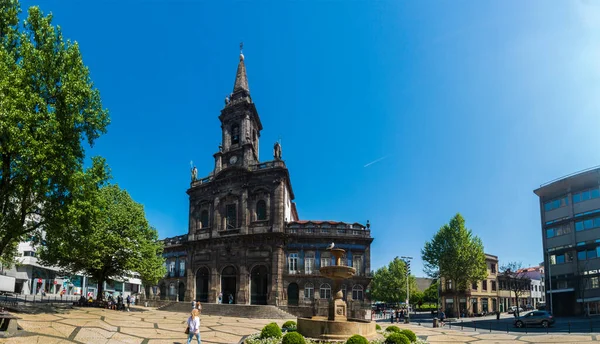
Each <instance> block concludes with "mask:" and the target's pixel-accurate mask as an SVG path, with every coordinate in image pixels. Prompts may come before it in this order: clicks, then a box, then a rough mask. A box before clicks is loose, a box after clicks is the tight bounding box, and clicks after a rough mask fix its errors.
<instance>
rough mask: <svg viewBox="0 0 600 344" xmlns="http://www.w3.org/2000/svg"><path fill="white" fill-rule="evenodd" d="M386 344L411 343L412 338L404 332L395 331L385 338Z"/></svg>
mask: <svg viewBox="0 0 600 344" xmlns="http://www.w3.org/2000/svg"><path fill="white" fill-rule="evenodd" d="M385 344H410V340H409V339H408V337H406V336H405V335H403V334H402V333H399V332H394V333H392V334H390V335H389V336H388V337H387V338H386V339H385Z"/></svg>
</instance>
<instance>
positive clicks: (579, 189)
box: [534, 167, 600, 315]
mask: <svg viewBox="0 0 600 344" xmlns="http://www.w3.org/2000/svg"><path fill="white" fill-rule="evenodd" d="M599 186H600V168H598V167H596V168H592V169H588V170H584V171H581V172H577V173H574V174H571V175H568V176H565V177H562V178H560V179H557V180H554V181H551V182H549V183H546V184H543V185H541V186H540V187H539V188H538V189H536V190H534V193H535V194H536V195H538V196H539V204H540V215H541V232H542V243H543V249H544V267H547V268H546V270H545V276H544V278H545V291H546V299H547V302H546V306H547V308H548V309H549V310H551V311H552V312H553V313H554V314H556V315H575V314H583V313H585V312H589V313H590V314H600V283H598V278H599V277H600V259H598V257H600V188H599Z"/></svg>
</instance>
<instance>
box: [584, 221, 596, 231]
mask: <svg viewBox="0 0 600 344" xmlns="http://www.w3.org/2000/svg"><path fill="white" fill-rule="evenodd" d="M583 227H584V228H585V229H590V228H594V220H593V219H589V220H585V221H583Z"/></svg>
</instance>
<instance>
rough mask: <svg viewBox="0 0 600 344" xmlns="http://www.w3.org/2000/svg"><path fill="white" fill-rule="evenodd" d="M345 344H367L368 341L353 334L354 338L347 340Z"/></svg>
mask: <svg viewBox="0 0 600 344" xmlns="http://www.w3.org/2000/svg"><path fill="white" fill-rule="evenodd" d="M346 344H369V341H368V340H367V338H365V337H363V336H361V335H360V334H355V335H354V336H352V337H350V338H348V340H347V341H346Z"/></svg>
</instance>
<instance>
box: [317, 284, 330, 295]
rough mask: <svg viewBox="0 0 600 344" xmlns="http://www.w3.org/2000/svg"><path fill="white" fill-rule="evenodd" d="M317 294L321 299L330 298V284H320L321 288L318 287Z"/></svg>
mask: <svg viewBox="0 0 600 344" xmlns="http://www.w3.org/2000/svg"><path fill="white" fill-rule="evenodd" d="M319 294H320V296H321V298H322V299H331V286H330V285H329V284H327V283H323V284H321V288H319Z"/></svg>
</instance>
